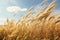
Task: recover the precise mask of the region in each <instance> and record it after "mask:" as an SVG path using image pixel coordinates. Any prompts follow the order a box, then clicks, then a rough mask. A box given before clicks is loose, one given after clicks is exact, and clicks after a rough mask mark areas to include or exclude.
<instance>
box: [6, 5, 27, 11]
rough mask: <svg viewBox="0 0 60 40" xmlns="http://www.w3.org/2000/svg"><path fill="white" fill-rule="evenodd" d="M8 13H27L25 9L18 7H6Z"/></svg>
mask: <svg viewBox="0 0 60 40" xmlns="http://www.w3.org/2000/svg"><path fill="white" fill-rule="evenodd" d="M7 11H8V12H18V11H27V8H21V7H19V6H10V7H7Z"/></svg>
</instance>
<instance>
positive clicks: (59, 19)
mask: <svg viewBox="0 0 60 40" xmlns="http://www.w3.org/2000/svg"><path fill="white" fill-rule="evenodd" d="M54 7H55V1H53V2H52V3H50V4H49V5H48V6H47V7H46V8H44V9H42V10H41V11H39V12H37V13H36V14H35V15H34V16H32V17H30V14H32V13H33V11H31V10H30V11H28V13H27V14H26V15H25V16H24V17H23V18H22V19H19V20H18V22H17V23H16V22H15V21H14V20H9V19H7V24H6V25H2V26H0V40H60V16H58V15H55V14H54V12H53V8H54ZM52 12H53V15H52V14H50V13H52Z"/></svg>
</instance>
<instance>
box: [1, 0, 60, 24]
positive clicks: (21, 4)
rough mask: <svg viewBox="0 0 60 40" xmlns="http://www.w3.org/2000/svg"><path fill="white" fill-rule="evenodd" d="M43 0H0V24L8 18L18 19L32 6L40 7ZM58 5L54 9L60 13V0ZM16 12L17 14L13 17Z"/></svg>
mask: <svg viewBox="0 0 60 40" xmlns="http://www.w3.org/2000/svg"><path fill="white" fill-rule="evenodd" d="M42 1H43V0H0V24H3V23H4V22H5V20H6V18H9V19H11V18H14V19H15V20H16V19H18V18H19V17H21V15H24V14H25V13H26V12H27V10H28V9H29V8H30V7H31V6H34V7H35V8H37V9H38V7H41V6H40V5H39V4H40V3H41V2H42ZM51 1H52V0H48V1H47V3H46V4H49V3H50V2H51ZM46 4H45V5H46ZM56 5H57V6H56V7H55V9H54V10H55V11H56V12H58V13H60V12H59V11H60V0H57V1H56ZM44 7H45V6H44ZM14 14H17V15H16V16H15V17H13V15H14Z"/></svg>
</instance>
